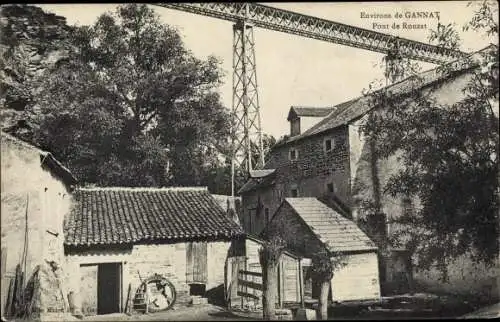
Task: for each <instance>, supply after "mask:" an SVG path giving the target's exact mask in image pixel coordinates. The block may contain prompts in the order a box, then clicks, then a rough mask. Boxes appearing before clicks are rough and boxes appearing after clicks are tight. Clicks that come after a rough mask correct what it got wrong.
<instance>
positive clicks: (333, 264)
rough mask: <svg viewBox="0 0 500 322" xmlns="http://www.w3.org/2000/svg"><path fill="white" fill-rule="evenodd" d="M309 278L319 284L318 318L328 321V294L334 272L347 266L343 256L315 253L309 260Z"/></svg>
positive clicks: (321, 252)
mask: <svg viewBox="0 0 500 322" xmlns="http://www.w3.org/2000/svg"><path fill="white" fill-rule="evenodd" d="M311 264H312V265H311V276H312V278H313V279H314V280H316V281H317V282H319V283H320V285H321V292H320V298H319V308H318V309H319V316H320V319H321V320H328V293H329V292H330V285H331V282H332V278H333V275H334V273H335V271H336V270H338V269H339V268H341V267H343V266H345V265H346V264H347V261H346V258H345V256H343V255H342V254H339V253H332V252H329V251H327V250H326V249H325V250H322V251H319V252H316V253H314V254H313V256H312V259H311Z"/></svg>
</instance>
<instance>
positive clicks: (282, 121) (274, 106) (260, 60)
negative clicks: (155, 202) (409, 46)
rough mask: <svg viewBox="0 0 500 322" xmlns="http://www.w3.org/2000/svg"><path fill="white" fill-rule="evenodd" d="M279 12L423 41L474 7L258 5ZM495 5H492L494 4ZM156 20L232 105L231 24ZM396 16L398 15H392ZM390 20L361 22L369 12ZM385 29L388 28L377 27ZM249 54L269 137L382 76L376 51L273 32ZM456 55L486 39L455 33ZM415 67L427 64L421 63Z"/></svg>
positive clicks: (81, 14)
mask: <svg viewBox="0 0 500 322" xmlns="http://www.w3.org/2000/svg"><path fill="white" fill-rule="evenodd" d="M265 4H266V5H268V6H273V7H277V8H281V9H286V10H290V11H295V12H298V13H302V14H307V15H312V16H316V17H319V18H323V19H328V20H332V21H336V22H340V23H344V24H349V25H352V26H357V27H361V28H366V29H369V30H375V31H379V32H384V33H387V34H392V35H395V36H399V37H403V38H408V39H412V40H418V41H422V42H428V40H427V39H428V35H429V33H430V30H431V29H435V28H436V26H437V23H438V21H440V22H441V23H442V24H445V25H446V24H449V23H452V24H455V25H456V26H457V29H458V30H460V31H461V30H462V29H461V28H462V26H463V25H464V24H465V23H466V22H467V21H469V20H470V19H471V17H472V15H473V11H474V7H468V2H467V1H408V2H378V3H377V2H346V3H341V2H335V3H334V2H330V3H327V2H308V3H305V2H304V3H300V2H294V3H270V2H269V3H265ZM117 5H118V4H116V3H114V4H43V5H37V6H39V7H41V8H42V9H44V10H45V11H48V12H52V13H55V14H57V15H61V16H64V17H66V19H67V23H68V24H70V25H90V24H93V23H94V22H95V20H96V18H97V17H98V16H99V15H101V14H102V13H104V12H107V11H114V10H115V8H116V6H117ZM496 5H497V6H498V3H496ZM152 8H154V9H155V11H156V12H157V14H158V15H159V16H160V19H161V20H162V22H164V23H166V24H169V25H171V26H175V27H177V28H178V30H179V31H180V33H181V35H182V36H183V40H184V43H185V45H186V47H187V48H188V49H190V50H191V51H192V52H193V53H194V55H195V56H197V57H198V58H202V59H206V58H207V57H208V56H210V55H214V56H216V57H218V58H219V59H220V60H221V61H222V69H223V70H224V71H225V77H224V84H223V85H222V86H221V88H220V92H221V96H222V100H223V103H224V104H225V105H226V106H227V107H228V108H231V102H232V88H231V84H232V41H233V40H232V37H233V34H232V26H231V24H232V23H231V22H228V21H223V20H219V19H215V18H211V17H205V16H200V15H196V14H192V13H187V12H182V11H177V10H172V9H166V8H162V7H158V6H152ZM412 12H432V13H434V14H433V15H436V14H435V12H439V20H438V19H437V18H420V19H412V18H405V17H404V15H405V13H410V15H411V13H412ZM396 13H400V14H402V15H403V18H400V19H397V18H394V16H395V15H396ZM374 14H376V15H386V16H387V15H389V14H390V15H391V18H369V17H368V18H367V16H370V15H374ZM393 22H396V23H398V24H400V26H402V24H403V22H406V23H407V24H419V25H425V27H423V28H421V29H392V28H391V26H392V23H393ZM385 24H389V26H388V27H389V28H388V29H380V28H382V27H383V26H381V25H385ZM254 35H255V51H256V53H255V55H256V64H257V80H258V88H259V102H260V113H261V119H262V131H263V133H266V134H271V135H273V136H275V137H276V138H279V137H281V136H282V135H285V134H288V132H289V125H288V122H287V120H286V117H287V114H288V110H289V109H290V106H292V105H302V106H334V105H336V104H339V103H342V102H344V101H347V100H350V99H352V98H355V97H358V96H360V95H361V93H362V91H363V89H365V88H367V87H368V84H369V83H370V82H372V81H374V80H376V79H382V78H383V68H382V67H381V65H380V63H381V59H382V57H383V55H382V54H380V53H375V52H371V51H368V50H364V49H359V48H353V47H348V46H343V45H339V44H334V43H329V42H324V41H320V40H315V39H309V38H303V37H300V36H295V35H289V34H286V33H281V32H277V31H271V30H266V29H260V28H255V30H254ZM460 37H461V39H462V47H461V50H462V51H466V52H473V51H477V50H480V49H482V48H484V47H486V46H487V45H489V44H490V43H492V42H495V41H496V40H494V39H493V38H488V37H486V36H485V35H482V34H478V33H476V32H471V31H469V32H462V31H461V32H460ZM421 67H422V68H423V70H426V69H430V68H433V67H434V65H432V64H428V63H421Z"/></svg>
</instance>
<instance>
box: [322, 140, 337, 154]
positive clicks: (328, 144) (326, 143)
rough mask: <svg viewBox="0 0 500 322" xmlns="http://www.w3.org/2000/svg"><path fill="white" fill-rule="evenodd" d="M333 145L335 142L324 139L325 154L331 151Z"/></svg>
mask: <svg viewBox="0 0 500 322" xmlns="http://www.w3.org/2000/svg"><path fill="white" fill-rule="evenodd" d="M334 145H335V141H334V140H333V139H325V141H324V144H323V147H324V149H325V152H328V151H331V150H333V147H334Z"/></svg>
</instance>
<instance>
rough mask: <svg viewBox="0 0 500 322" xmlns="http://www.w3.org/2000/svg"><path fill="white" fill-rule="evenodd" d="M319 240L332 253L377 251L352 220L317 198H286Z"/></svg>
mask: <svg viewBox="0 0 500 322" xmlns="http://www.w3.org/2000/svg"><path fill="white" fill-rule="evenodd" d="M285 201H286V202H287V203H288V204H289V205H290V206H291V207H292V208H293V209H294V210H295V212H296V213H297V214H298V215H299V216H300V217H301V218H302V220H303V221H304V222H305V223H306V225H308V226H309V227H310V228H311V230H312V231H313V232H314V233H315V234H316V236H317V238H318V239H319V240H320V241H321V242H323V243H324V244H326V245H327V246H328V248H329V250H330V251H334V252H345V251H360V250H376V249H377V247H376V246H375V244H374V243H373V242H372V241H371V240H370V238H368V236H367V235H366V234H365V233H364V232H363V231H362V230H361V229H360V228H359V227H358V226H357V225H356V224H355V223H354V222H353V221H351V220H349V219H347V218H345V217H343V216H341V215H340V214H339V213H337V212H336V211H335V210H333V209H332V208H330V207H328V206H327V205H325V204H324V203H322V202H320V201H319V200H318V199H316V198H286V199H285Z"/></svg>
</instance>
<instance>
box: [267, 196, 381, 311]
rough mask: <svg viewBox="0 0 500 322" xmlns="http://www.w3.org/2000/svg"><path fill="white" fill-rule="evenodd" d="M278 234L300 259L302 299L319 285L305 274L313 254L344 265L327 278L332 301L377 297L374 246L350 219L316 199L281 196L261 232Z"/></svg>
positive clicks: (313, 293) (375, 298) (315, 294)
mask: <svg viewBox="0 0 500 322" xmlns="http://www.w3.org/2000/svg"><path fill="white" fill-rule="evenodd" d="M265 234H267V238H272V236H273V235H278V236H280V237H281V238H283V239H284V240H285V241H286V242H287V246H288V248H289V249H290V250H291V251H292V252H293V253H295V254H298V255H299V256H300V257H301V258H302V263H301V266H302V267H303V270H304V271H305V274H304V275H305V277H304V283H303V284H304V293H305V297H306V299H307V298H308V297H309V298H318V294H319V292H318V291H319V289H318V287H319V284H317V283H316V281H314V280H312V279H311V278H310V277H309V276H308V274H307V271H308V267H307V266H310V265H311V258H312V256H313V254H314V253H318V252H321V251H325V250H326V251H328V252H329V253H330V254H331V255H332V257H333V256H341V257H342V261H343V262H344V263H345V266H343V267H341V268H340V269H338V270H337V271H335V273H334V276H333V278H332V281H331V300H332V301H338V302H343V301H359V300H379V299H380V282H379V267H378V258H377V247H376V246H375V244H374V243H373V241H371V240H370V238H368V236H367V235H366V234H365V233H364V232H363V231H362V230H361V229H360V228H359V227H358V226H357V225H356V224H355V223H354V222H353V221H351V220H349V219H347V218H345V217H344V216H342V215H340V214H339V213H338V212H337V211H336V210H334V209H332V208H330V207H329V206H327V205H326V204H324V203H323V202H321V201H319V200H318V199H316V198H285V200H284V201H283V202H282V204H281V206H280V207H279V208H278V210H277V211H276V213H275V214H274V216H273V218H272V220H271V221H270V223H269V225H268V228H267V229H266V231H265Z"/></svg>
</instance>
